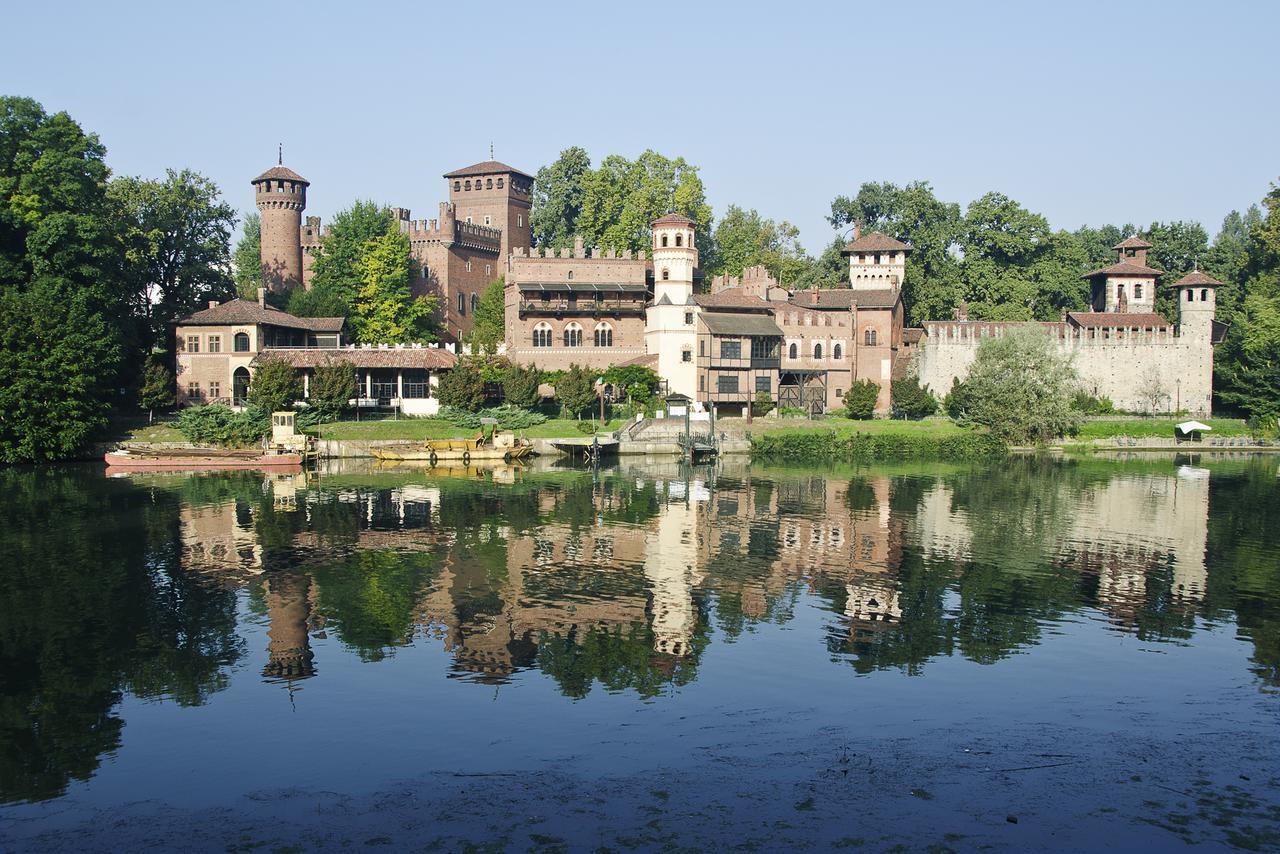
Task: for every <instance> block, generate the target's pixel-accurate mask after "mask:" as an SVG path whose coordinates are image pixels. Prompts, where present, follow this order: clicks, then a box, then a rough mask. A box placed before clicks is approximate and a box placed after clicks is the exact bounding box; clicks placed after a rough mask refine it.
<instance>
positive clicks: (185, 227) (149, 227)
mask: <svg viewBox="0 0 1280 854" xmlns="http://www.w3.org/2000/svg"><path fill="white" fill-rule="evenodd" d="M108 195H109V197H110V198H111V200H112V202H113V203H114V204H115V205H116V206H117V208H118V210H119V212H120V215H121V217H122V223H123V234H122V237H123V239H124V241H125V246H126V250H127V260H128V267H127V269H126V275H127V276H128V280H129V282H130V285H131V294H130V296H131V301H132V304H133V311H134V313H135V314H136V315H137V316H138V317H140V318H141V319H142V321H143V323H144V324H145V325H146V328H147V329H148V330H149V332H150V335H151V339H150V343H152V344H159V343H161V342H163V340H164V338H165V335H166V332H167V330H168V328H169V324H170V323H171V322H172V321H174V320H177V319H178V318H179V317H182V316H184V315H187V314H190V313H191V312H193V311H195V310H197V309H199V308H200V307H202V306H204V305H206V304H207V303H208V301H209V300H212V299H216V300H225V299H229V298H230V297H231V296H232V295H233V294H234V293H235V283H234V281H233V279H232V277H231V263H230V260H231V257H230V256H231V231H232V228H233V227H234V225H235V221H236V213H235V210H234V209H233V208H232V207H231V206H230V205H228V204H226V203H225V202H222V201H220V198H219V195H220V194H219V192H218V186H217V184H215V183H214V182H213V181H211V180H210V179H208V178H206V177H204V176H203V175H200V174H199V173H196V172H192V171H191V170H189V169H183V170H181V171H177V170H173V169H169V170H167V171H166V172H165V177H164V178H163V179H161V180H150V179H144V178H134V177H122V178H116V179H115V180H113V181H112V182H111V183H110V185H109V187H108Z"/></svg>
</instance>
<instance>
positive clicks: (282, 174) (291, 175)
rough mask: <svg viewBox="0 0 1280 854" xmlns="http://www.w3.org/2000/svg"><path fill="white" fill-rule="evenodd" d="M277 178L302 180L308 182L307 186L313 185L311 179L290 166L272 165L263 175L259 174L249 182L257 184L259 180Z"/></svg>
mask: <svg viewBox="0 0 1280 854" xmlns="http://www.w3.org/2000/svg"><path fill="white" fill-rule="evenodd" d="M276 179H280V180H283V181H300V182H301V183H303V184H306V185H307V186H311V182H310V181H308V180H307V179H306V178H303V177H302V176H301V175H299V174H298V173H297V172H294V171H293V170H292V169H290V168H289V167H288V166H272V167H271V168H270V169H268V170H267V171H266V172H263V173H262V174H261V175H259V176H258V177H257V178H254V179H253V180H252V181H250V182H249V183H251V184H256V183H258V182H259V181H267V180H276Z"/></svg>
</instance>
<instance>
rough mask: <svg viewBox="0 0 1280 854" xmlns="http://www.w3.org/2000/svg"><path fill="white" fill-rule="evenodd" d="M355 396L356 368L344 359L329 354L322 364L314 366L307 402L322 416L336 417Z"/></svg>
mask: <svg viewBox="0 0 1280 854" xmlns="http://www.w3.org/2000/svg"><path fill="white" fill-rule="evenodd" d="M355 396H356V369H355V366H354V365H352V364H351V363H350V362H348V361H347V360H346V359H342V358H337V357H334V356H333V355H330V356H329V357H328V358H327V359H325V360H324V363H323V364H321V365H318V366H317V367H316V372H315V376H313V377H312V378H311V396H310V397H309V398H307V403H308V404H309V405H310V407H311V408H312V409H314V410H316V412H317V413H318V414H319V415H320V416H321V417H322V418H324V419H326V420H332V419H335V418H337V417H338V416H339V415H341V414H342V412H343V410H345V409H346V408H347V406H349V405H350V402H351V400H352V398H354V397H355Z"/></svg>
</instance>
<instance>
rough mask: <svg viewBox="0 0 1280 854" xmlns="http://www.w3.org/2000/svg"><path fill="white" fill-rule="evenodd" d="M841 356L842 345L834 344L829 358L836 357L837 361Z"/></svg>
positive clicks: (842, 352)
mask: <svg viewBox="0 0 1280 854" xmlns="http://www.w3.org/2000/svg"><path fill="white" fill-rule="evenodd" d="M843 356H844V348H843V347H841V346H840V345H839V344H835V345H833V346H832V347H831V358H833V359H836V360H837V361H838V360H839V359H840V358H842V357H843Z"/></svg>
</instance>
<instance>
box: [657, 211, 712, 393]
mask: <svg viewBox="0 0 1280 854" xmlns="http://www.w3.org/2000/svg"><path fill="white" fill-rule="evenodd" d="M652 227H653V249H652V253H651V257H652V258H653V302H652V303H651V304H650V305H649V306H648V308H646V309H645V330H644V346H645V350H646V352H648V353H649V354H650V355H654V354H656V355H657V356H658V368H657V370H658V375H659V376H661V377H662V378H663V379H665V380H666V381H667V383H668V384H669V388H670V391H672V392H674V393H679V394H683V395H686V396H687V397H689V399H690V400H698V399H701V398H702V397H704V396H703V395H699V394H698V389H697V363H696V362H695V361H694V360H693V352H694V351H693V348H694V346H695V345H696V343H697V332H698V330H697V317H698V314H699V312H700V311H701V309H700V308H699V307H698V304H697V303H696V302H695V301H694V297H693V271H694V270H695V269H696V268H697V266H698V248H697V244H696V241H695V238H694V222H693V220H691V219H690V218H689V217H687V216H684V215H683V214H678V213H669V214H667V215H666V216H662V217H658V219H656V220H654V221H653V224H652Z"/></svg>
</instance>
